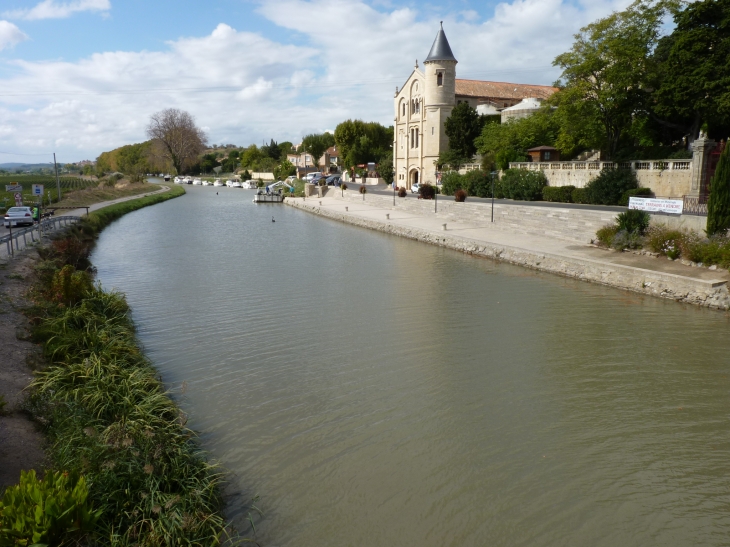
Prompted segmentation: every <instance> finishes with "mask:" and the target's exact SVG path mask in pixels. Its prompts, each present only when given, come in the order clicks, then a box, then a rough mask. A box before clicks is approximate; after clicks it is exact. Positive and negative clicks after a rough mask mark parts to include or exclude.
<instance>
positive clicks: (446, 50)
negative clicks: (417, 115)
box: [423, 22, 458, 157]
mask: <svg viewBox="0 0 730 547" xmlns="http://www.w3.org/2000/svg"><path fill="white" fill-rule="evenodd" d="M457 62H458V61H457V60H456V58H455V57H454V54H453V53H452V52H451V46H450V45H449V41H448V40H447V39H446V34H445V33H444V27H443V22H442V23H441V28H440V29H439V31H438V34H436V39H435V40H434V41H433V45H432V46H431V51H429V53H428V57H426V60H425V61H424V62H423V65H424V67H423V71H424V76H425V88H426V89H425V97H424V109H425V111H426V112H425V114H426V127H425V128H424V129H425V131H424V132H425V135H424V137H425V138H424V139H423V141H424V142H423V144H424V147H425V150H424V151H423V153H424V156H427V157H434V156H435V157H438V155H439V154H440V153H441V152H442V151H444V150H446V149H447V148H448V137H447V136H446V133H445V132H444V122H445V121H446V119H447V118H448V117H449V116H451V111H452V110H453V109H454V106H455V104H456V63H457Z"/></svg>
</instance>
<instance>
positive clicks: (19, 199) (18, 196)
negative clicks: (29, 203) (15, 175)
mask: <svg viewBox="0 0 730 547" xmlns="http://www.w3.org/2000/svg"><path fill="white" fill-rule="evenodd" d="M15 205H16V206H17V207H20V206H21V205H23V194H21V193H20V192H15Z"/></svg>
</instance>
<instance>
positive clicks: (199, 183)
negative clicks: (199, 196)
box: [193, 179, 203, 186]
mask: <svg viewBox="0 0 730 547" xmlns="http://www.w3.org/2000/svg"><path fill="white" fill-rule="evenodd" d="M193 184H194V185H195V186H202V185H203V181H202V180H200V179H193Z"/></svg>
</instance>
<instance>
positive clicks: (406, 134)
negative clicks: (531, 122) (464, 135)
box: [393, 28, 556, 188]
mask: <svg viewBox="0 0 730 547" xmlns="http://www.w3.org/2000/svg"><path fill="white" fill-rule="evenodd" d="M457 62H458V61H457V60H456V58H455V57H454V55H453V53H452V51H451V46H450V45H449V42H448V40H447V39H446V34H444V30H443V28H441V29H440V30H439V32H438V34H437V35H436V39H435V40H434V42H433V46H431V51H430V52H429V54H428V56H427V57H426V60H425V61H424V63H423V69H421V68H420V67H419V65H418V62H416V66H415V68H414V69H413V72H411V75H410V76H409V77H408V79H407V80H406V82H405V84H404V85H403V86H402V87H401V88H400V90H398V89H396V92H395V97H394V99H393V106H394V110H395V118H394V124H393V126H394V131H393V166H394V169H395V183H396V184H397V185H398V186H404V187H406V188H410V187H411V186H412V185H413V184H415V183H416V182H427V183H430V184H435V183H436V180H437V178H438V172H437V170H436V162H437V160H438V156H439V154H440V153H441V152H443V151H444V150H447V149H448V144H449V143H448V137H447V136H446V132H445V130H444V122H445V121H446V119H447V118H448V117H449V116H450V115H451V111H452V110H453V109H454V107H455V106H456V105H457V104H459V103H462V102H465V103H468V104H469V105H470V106H471V107H472V108H475V109H477V111H479V112H481V113H484V112H487V111H488V112H490V113H499V112H501V111H502V110H503V109H505V108H509V107H511V106H514V105H516V104H518V103H520V102H521V101H522V100H523V99H526V98H535V99H545V98H547V97H549V96H550V95H552V94H553V93H554V92H555V91H556V89H555V88H554V87H550V86H541V85H531V84H512V83H505V82H487V81H477V80H459V79H457V78H456V65H457Z"/></svg>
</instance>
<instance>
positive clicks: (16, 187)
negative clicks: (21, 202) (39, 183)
mask: <svg viewBox="0 0 730 547" xmlns="http://www.w3.org/2000/svg"><path fill="white" fill-rule="evenodd" d="M5 191H6V192H22V191H23V187H22V186H21V185H20V184H6V185H5Z"/></svg>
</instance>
